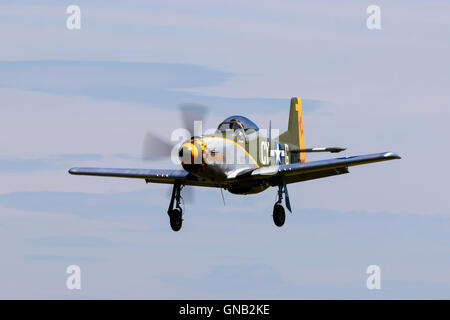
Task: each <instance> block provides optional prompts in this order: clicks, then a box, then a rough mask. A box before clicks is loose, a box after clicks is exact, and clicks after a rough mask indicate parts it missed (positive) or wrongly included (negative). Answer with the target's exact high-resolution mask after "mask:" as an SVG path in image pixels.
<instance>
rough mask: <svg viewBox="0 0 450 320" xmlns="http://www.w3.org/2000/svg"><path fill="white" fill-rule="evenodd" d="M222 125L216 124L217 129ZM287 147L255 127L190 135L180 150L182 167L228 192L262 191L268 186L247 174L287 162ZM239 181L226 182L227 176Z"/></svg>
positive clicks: (246, 192) (247, 192)
mask: <svg viewBox="0 0 450 320" xmlns="http://www.w3.org/2000/svg"><path fill="white" fill-rule="evenodd" d="M220 127H221V126H219V128H220ZM288 150H289V146H288V145H287V144H285V145H281V144H280V143H279V142H278V141H276V140H271V139H269V138H268V137H267V136H266V135H263V134H261V131H260V130H259V129H258V128H257V127H256V130H255V129H253V130H245V128H237V129H235V130H229V129H228V130H217V131H216V132H215V133H214V134H210V135H204V136H199V137H192V138H191V139H189V140H187V141H185V142H184V143H183V144H182V145H181V148H180V150H179V159H180V161H181V165H182V166H183V168H184V169H185V170H186V171H188V172H190V173H192V174H194V175H195V176H197V177H199V178H201V179H204V180H207V181H212V182H215V183H217V184H218V185H222V186H223V188H224V189H227V190H228V191H229V192H231V193H236V194H250V193H258V192H261V191H264V190H265V189H267V188H268V187H269V185H265V184H261V183H260V182H256V181H254V180H251V181H248V180H249V179H245V177H246V176H248V175H250V174H251V172H252V171H254V170H255V169H258V168H261V167H266V166H271V165H276V164H284V163H289V152H288ZM240 177H242V180H241V181H239V179H238V181H239V183H236V179H234V181H235V183H234V184H229V183H228V181H227V180H229V179H230V178H240Z"/></svg>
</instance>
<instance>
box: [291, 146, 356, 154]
mask: <svg viewBox="0 0 450 320" xmlns="http://www.w3.org/2000/svg"><path fill="white" fill-rule="evenodd" d="M346 149H347V148H339V147H327V148H307V149H293V150H290V151H291V152H331V153H338V152H341V151H344V150H346Z"/></svg>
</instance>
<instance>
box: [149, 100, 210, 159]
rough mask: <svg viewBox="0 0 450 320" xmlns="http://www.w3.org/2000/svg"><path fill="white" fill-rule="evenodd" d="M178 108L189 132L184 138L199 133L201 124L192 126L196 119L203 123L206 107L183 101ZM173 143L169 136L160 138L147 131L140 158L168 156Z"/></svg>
mask: <svg viewBox="0 0 450 320" xmlns="http://www.w3.org/2000/svg"><path fill="white" fill-rule="evenodd" d="M179 110H180V116H181V120H182V123H183V126H184V129H186V130H187V131H188V132H189V134H190V136H189V137H186V139H189V138H190V137H192V136H194V134H197V135H201V134H202V132H201V129H202V128H201V126H200V127H198V126H197V128H194V124H197V122H196V121H201V122H199V124H200V123H203V120H204V118H205V116H206V114H207V112H208V108H207V107H206V106H204V105H200V104H195V103H185V104H182V105H180V106H179ZM195 129H196V130H195ZM175 144H176V142H173V141H171V140H170V139H169V138H161V137H160V136H158V135H157V134H155V133H154V132H147V134H146V135H145V138H144V143H143V145H142V160H144V161H149V160H156V159H160V158H165V157H170V156H171V152H172V150H173V147H174V146H175Z"/></svg>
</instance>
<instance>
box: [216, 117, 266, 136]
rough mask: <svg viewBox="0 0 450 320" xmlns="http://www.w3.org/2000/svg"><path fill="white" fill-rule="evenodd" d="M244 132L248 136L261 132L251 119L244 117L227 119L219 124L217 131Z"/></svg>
mask: <svg viewBox="0 0 450 320" xmlns="http://www.w3.org/2000/svg"><path fill="white" fill-rule="evenodd" d="M242 129H243V130H244V132H245V134H246V135H249V134H251V133H254V132H257V131H258V130H259V128H258V126H257V125H256V124H255V123H254V122H253V121H251V120H250V119H248V118H246V117H243V116H231V117H228V118H226V119H225V120H223V121H222V123H221V124H219V127H217V130H220V131H225V130H233V131H236V130H242Z"/></svg>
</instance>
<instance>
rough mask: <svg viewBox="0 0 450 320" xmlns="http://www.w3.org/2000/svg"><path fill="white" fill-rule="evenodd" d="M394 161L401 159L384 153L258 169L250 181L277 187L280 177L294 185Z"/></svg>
mask: <svg viewBox="0 0 450 320" xmlns="http://www.w3.org/2000/svg"><path fill="white" fill-rule="evenodd" d="M394 159H401V157H400V156H399V155H397V154H395V153H392V152H383V153H374V154H367V155H360V156H353V157H343V158H335V159H327V160H319V161H311V162H304V163H292V164H283V165H280V166H271V167H262V168H259V169H256V170H254V171H253V172H252V173H251V178H250V179H258V178H259V179H268V180H270V181H271V182H272V184H274V185H276V184H278V183H279V179H280V177H284V179H285V182H286V183H294V182H299V181H306V180H312V179H319V178H324V177H329V176H334V175H339V174H345V173H348V167H351V166H358V165H362V164H368V163H373V162H381V161H388V160H394Z"/></svg>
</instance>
